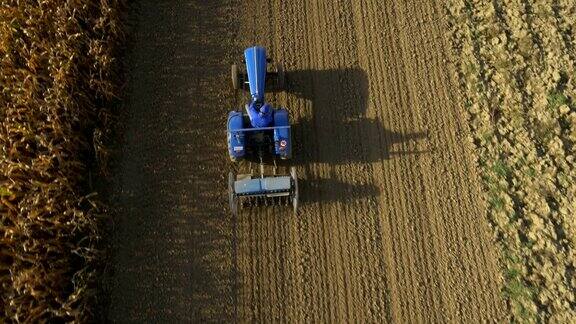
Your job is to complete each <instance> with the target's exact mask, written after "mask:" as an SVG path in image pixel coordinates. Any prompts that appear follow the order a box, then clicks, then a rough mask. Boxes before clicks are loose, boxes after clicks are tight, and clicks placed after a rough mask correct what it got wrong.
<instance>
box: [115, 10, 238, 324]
mask: <svg viewBox="0 0 576 324" xmlns="http://www.w3.org/2000/svg"><path fill="white" fill-rule="evenodd" d="M237 5H238V4H237V1H231V0H218V1H210V2H207V1H196V0H187V1H170V2H158V1H150V0H140V1H134V2H132V3H131V12H130V22H131V25H132V26H131V29H132V35H131V37H132V40H131V48H130V50H129V54H128V55H127V60H128V62H127V66H128V78H129V83H128V94H127V101H126V106H125V108H126V109H125V111H126V113H125V115H124V116H122V120H123V123H124V125H125V129H124V136H123V137H124V138H123V140H122V143H121V144H120V148H119V152H118V157H117V158H116V159H117V160H118V162H117V166H116V170H115V173H116V174H115V177H114V181H115V184H114V187H113V188H112V190H113V191H112V195H111V196H112V197H113V202H112V205H113V207H115V209H116V210H115V212H114V214H115V218H114V236H113V238H112V241H111V243H112V249H113V256H112V266H111V270H110V274H109V277H108V278H105V285H106V287H107V288H106V289H107V290H108V291H109V292H110V297H109V298H110V306H109V310H108V320H109V321H111V322H121V323H124V322H137V323H149V322H168V323H171V322H193V321H209V322H229V321H232V320H233V319H234V318H235V317H236V314H235V298H234V297H235V295H236V292H235V290H236V286H235V284H234V283H235V281H234V277H235V276H234V273H233V262H234V259H233V254H232V251H233V250H234V249H235V246H234V241H233V232H232V220H231V217H230V216H229V211H228V210H227V208H226V207H225V206H227V198H226V197H225V196H224V195H223V194H222V193H223V191H222V188H225V187H226V184H225V183H226V181H225V179H224V177H225V174H224V172H223V170H225V169H226V168H227V165H226V153H225V152H226V143H225V132H224V128H223V125H225V119H226V114H227V112H228V111H229V109H230V106H231V105H232V103H233V102H234V94H233V91H232V90H230V85H229V83H230V81H229V65H228V62H230V61H231V57H230V56H228V55H229V53H230V52H236V50H235V49H234V45H235V44H234V39H235V33H236V32H235V30H236V27H235V26H236V20H235V19H236V15H235V12H234V8H237Z"/></svg>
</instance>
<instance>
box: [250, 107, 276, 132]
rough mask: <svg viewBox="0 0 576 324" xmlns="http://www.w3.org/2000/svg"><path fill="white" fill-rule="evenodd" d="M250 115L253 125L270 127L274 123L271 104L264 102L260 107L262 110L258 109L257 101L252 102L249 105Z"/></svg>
mask: <svg viewBox="0 0 576 324" xmlns="http://www.w3.org/2000/svg"><path fill="white" fill-rule="evenodd" d="M248 117H250V123H251V124H252V127H255V128H260V127H268V126H270V124H271V123H272V118H273V117H272V108H271V107H270V105H269V104H264V105H262V107H260V111H258V110H257V109H256V103H255V102H252V103H251V104H250V105H249V106H248Z"/></svg>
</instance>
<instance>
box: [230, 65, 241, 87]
mask: <svg viewBox="0 0 576 324" xmlns="http://www.w3.org/2000/svg"><path fill="white" fill-rule="evenodd" d="M231 74H232V87H233V88H234V90H238V88H239V83H240V82H238V66H237V65H236V64H232V67H231Z"/></svg>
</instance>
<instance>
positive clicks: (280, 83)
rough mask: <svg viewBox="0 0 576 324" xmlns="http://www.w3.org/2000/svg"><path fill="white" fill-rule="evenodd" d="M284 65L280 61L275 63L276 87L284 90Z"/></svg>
mask: <svg viewBox="0 0 576 324" xmlns="http://www.w3.org/2000/svg"><path fill="white" fill-rule="evenodd" d="M284 78H285V76H284V66H283V65H282V63H276V88H277V89H278V90H284V85H285V79H284Z"/></svg>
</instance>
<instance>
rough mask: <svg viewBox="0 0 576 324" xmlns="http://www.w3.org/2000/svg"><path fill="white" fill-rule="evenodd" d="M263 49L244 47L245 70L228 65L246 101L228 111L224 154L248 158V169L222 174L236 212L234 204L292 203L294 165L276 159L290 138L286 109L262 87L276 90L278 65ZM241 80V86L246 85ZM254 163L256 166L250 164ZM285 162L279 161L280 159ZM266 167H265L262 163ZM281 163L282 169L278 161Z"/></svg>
mask: <svg viewBox="0 0 576 324" xmlns="http://www.w3.org/2000/svg"><path fill="white" fill-rule="evenodd" d="M269 61H270V60H269V59H268V58H267V57H266V50H265V49H264V48H262V47H259V46H254V47H249V48H247V49H246V50H245V51H244V62H245V63H246V69H245V71H241V70H240V69H239V68H238V66H237V65H235V64H234V65H232V69H231V71H232V85H233V87H234V89H237V90H238V89H241V90H246V91H249V93H250V101H249V103H248V104H246V105H245V107H244V110H242V109H236V110H233V111H231V112H230V113H229V114H228V125H227V126H228V127H227V131H228V154H229V156H230V159H231V160H232V162H236V163H237V164H238V168H240V164H246V163H247V164H248V165H249V168H248V170H249V171H248V172H247V173H244V174H235V172H233V171H230V173H229V175H228V190H229V200H230V210H231V212H232V214H234V215H236V214H237V213H238V207H239V206H245V205H259V204H265V205H268V204H278V203H280V204H286V205H292V207H293V210H294V213H296V212H297V209H298V178H297V176H296V168H295V167H293V166H292V167H290V168H289V172H284V174H282V172H279V170H280V169H281V168H283V166H279V165H278V164H279V163H280V162H283V161H278V160H290V159H291V158H292V138H291V132H290V119H289V114H288V111H287V110H286V109H284V108H273V107H272V106H271V105H270V104H269V103H267V102H266V101H265V100H264V92H265V91H266V90H268V91H281V90H283V88H284V69H283V67H282V65H281V64H276V68H275V69H274V70H271V71H269V70H268V63H269ZM246 86H247V87H246ZM254 164H258V166H259V167H258V172H254V170H253V168H252V167H253V165H254ZM284 164H285V162H284ZM270 168H271V169H272V172H269V171H268V172H266V170H267V169H270ZM284 169H286V168H285V167H284Z"/></svg>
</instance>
